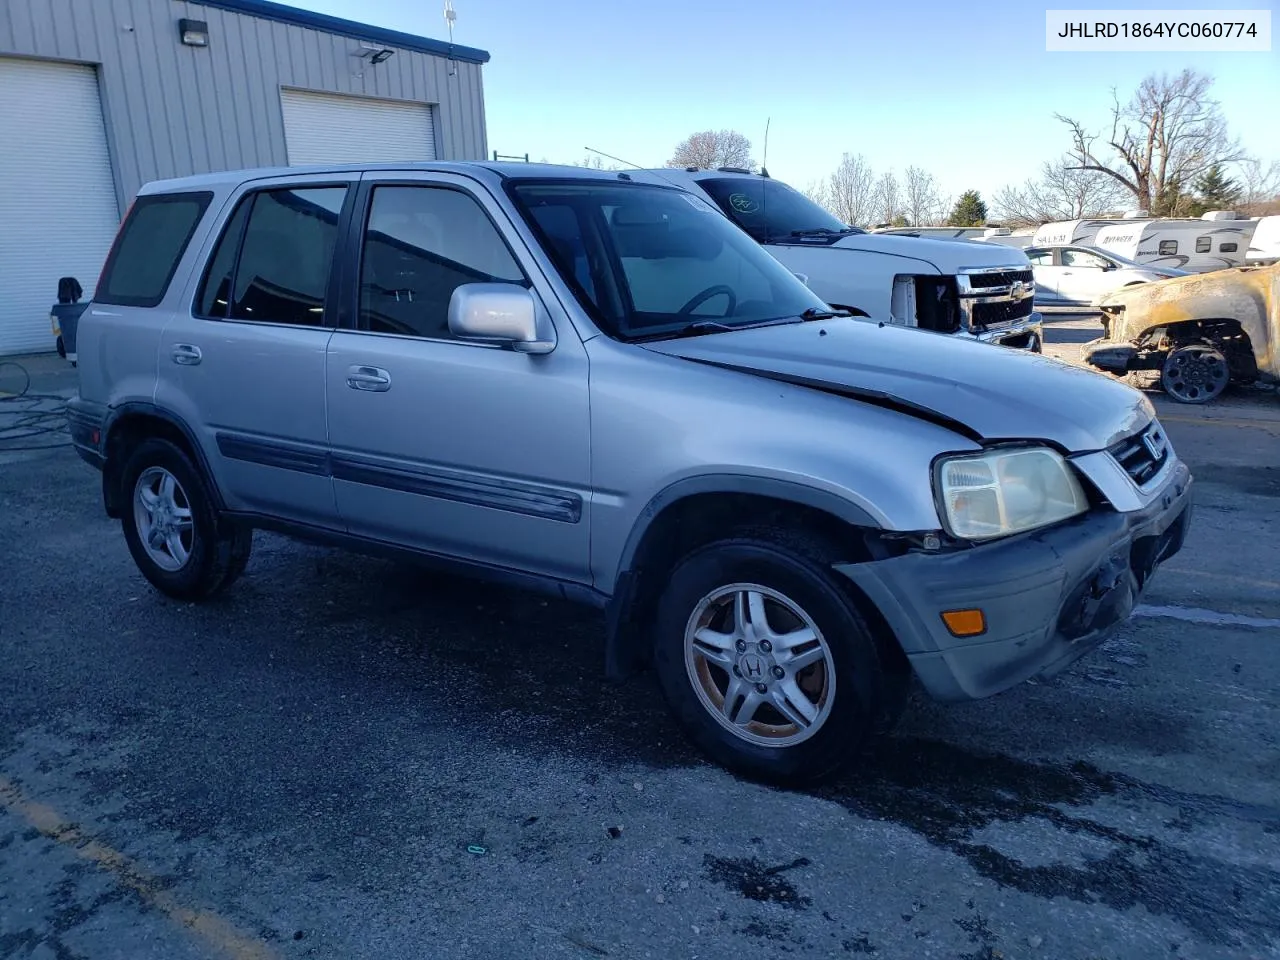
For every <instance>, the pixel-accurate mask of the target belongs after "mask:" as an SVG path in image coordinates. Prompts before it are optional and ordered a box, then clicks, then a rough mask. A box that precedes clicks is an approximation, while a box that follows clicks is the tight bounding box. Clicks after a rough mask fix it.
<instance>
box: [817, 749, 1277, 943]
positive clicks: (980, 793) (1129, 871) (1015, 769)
mask: <svg viewBox="0 0 1280 960" xmlns="http://www.w3.org/2000/svg"><path fill="white" fill-rule="evenodd" d="M816 793H817V795H818V796H822V797H824V798H826V799H830V800H833V801H835V802H837V803H839V804H841V805H843V806H844V807H845V808H846V809H848V810H849V811H850V812H851V813H853V814H856V815H857V816H859V817H864V818H867V819H872V820H885V821H892V822H896V823H898V824H901V825H902V826H905V827H908V828H910V829H911V830H913V831H915V832H917V833H919V834H920V835H922V836H924V837H925V838H926V839H928V840H929V842H930V843H932V844H934V845H935V846H937V847H940V848H942V849H945V850H948V851H950V852H952V853H954V854H956V855H957V856H960V857H962V858H963V859H964V860H965V861H966V862H967V863H968V864H969V865H970V866H971V867H972V868H973V869H974V870H975V871H976V872H977V873H978V874H979V875H981V876H983V877H986V878H988V879H990V880H993V881H995V882H996V883H998V884H1000V885H1001V886H1004V887H1008V888H1012V889H1015V890H1018V891H1021V892H1023V893H1027V894H1031V895H1034V896H1037V897H1041V898H1045V899H1049V898H1054V897H1065V898H1067V899H1070V900H1074V901H1078V902H1081V903H1090V904H1092V903H1097V904H1103V905H1105V906H1107V907H1110V908H1112V909H1116V910H1125V909H1128V908H1131V907H1135V906H1141V907H1144V908H1145V909H1146V910H1148V911H1149V912H1150V913H1152V914H1154V915H1165V916H1169V917H1171V918H1173V919H1175V920H1177V921H1178V922H1180V923H1181V924H1182V925H1183V926H1185V927H1186V928H1187V929H1189V930H1190V931H1192V932H1194V933H1195V934H1197V935H1198V936H1199V937H1201V938H1203V939H1204V940H1206V941H1208V942H1210V943H1213V944H1218V945H1225V946H1234V947H1243V946H1245V945H1254V946H1265V945H1267V944H1269V943H1272V942H1274V940H1275V939H1276V938H1277V937H1280V871H1276V870H1273V869H1268V868H1266V867H1260V866H1250V865H1245V864H1238V863H1237V864H1232V863H1227V862H1225V861H1222V860H1218V859H1216V858H1214V857H1213V856H1211V855H1208V854H1206V853H1193V852H1191V851H1189V850H1187V849H1184V848H1183V847H1180V846H1178V845H1177V844H1176V843H1174V842H1172V841H1171V840H1170V839H1167V838H1163V837H1159V836H1156V835H1155V834H1154V833H1141V832H1137V831H1131V830H1128V829H1124V828H1121V827H1117V826H1112V825H1108V824H1106V823H1103V822H1099V821H1098V820H1097V819H1090V818H1089V817H1087V816H1082V815H1079V814H1078V813H1077V812H1075V811H1077V810H1079V809H1080V808H1082V807H1085V806H1086V805H1091V804H1095V803H1098V802H1099V801H1106V800H1110V801H1113V802H1114V803H1116V804H1118V805H1120V806H1126V805H1127V806H1132V805H1134V804H1138V803H1146V804H1150V803H1152V802H1154V803H1156V804H1160V805H1163V806H1167V807H1170V808H1172V809H1173V810H1174V811H1176V815H1175V816H1174V817H1172V818H1171V819H1170V820H1169V821H1168V822H1167V823H1166V827H1167V828H1168V832H1173V831H1186V830H1189V829H1190V828H1191V827H1192V826H1196V825H1205V824H1207V823H1208V822H1209V821H1211V820H1222V819H1226V820H1228V821H1234V822H1236V823H1237V824H1243V825H1247V826H1251V827H1252V828H1254V829H1260V830H1261V831H1262V832H1263V833H1265V834H1275V833H1280V810H1278V809H1276V808H1273V807H1268V806H1262V805H1256V804H1248V803H1242V802H1239V801H1235V800H1231V799H1227V798H1224V797H1217V796H1212V795H1207V794H1195V793H1186V792H1182V791H1177V790H1173V789H1169V788H1166V787H1161V786H1156V785H1154V784H1148V783H1144V782H1142V781H1140V780H1137V779H1135V778H1133V777H1129V776H1124V775H1121V774H1115V773H1106V772H1104V771H1101V770H1098V769H1097V768H1095V767H1093V766H1091V765H1089V764H1087V763H1083V762H1076V763H1071V764H1068V765H1064V766H1053V765H1047V764H1043V765H1042V764H1038V763H1033V762H1029V761H1025V760H1018V759H1013V758H1011V757H1006V756H998V755H984V754H980V753H976V752H972V751H968V750H965V749H963V748H961V747H959V746H957V745H956V744H951V743H940V742H933V741H927V740H909V739H896V740H891V741H889V742H887V743H885V744H883V745H882V746H881V748H880V750H879V751H878V753H877V754H876V756H875V757H874V758H873V762H872V763H871V764H870V765H869V766H868V767H867V768H866V769H865V771H864V773H863V775H862V777H861V779H860V781H859V782H857V783H850V784H844V785H839V786H834V787H828V788H824V789H822V790H819V791H816ZM1100 819H1101V818H1100ZM1037 820H1038V821H1041V822H1042V823H1043V824H1044V825H1047V826H1048V827H1049V828H1050V829H1048V830H1047V831H1045V832H1044V836H1043V840H1042V842H1043V844H1044V847H1043V848H1042V850H1041V853H1042V854H1044V856H1043V858H1042V859H1047V860H1049V862H1042V863H1033V862H1032V863H1029V862H1026V861H1027V859H1029V858H1024V857H1017V856H1013V855H1010V854H1009V853H1006V852H1002V851H1001V850H998V849H996V847H995V846H993V845H992V844H991V843H989V842H986V841H985V840H984V838H983V837H982V833H983V831H984V829H985V828H987V827H989V826H992V825H998V826H1005V827H1007V826H1008V825H1009V824H1017V823H1027V822H1033V821H1037ZM1148 823H1149V821H1148ZM1072 838H1084V839H1085V840H1086V843H1085V844H1084V846H1085V847H1086V848H1087V849H1088V852H1087V853H1086V854H1085V855H1084V856H1082V857H1074V858H1073V857H1066V858H1063V859H1056V860H1055V859H1052V858H1053V857H1054V855H1055V854H1058V853H1060V852H1061V849H1060V848H1061V847H1064V846H1070V841H1071V839H1072ZM1102 851H1105V852H1102ZM1073 860H1074V862H1072V861H1073Z"/></svg>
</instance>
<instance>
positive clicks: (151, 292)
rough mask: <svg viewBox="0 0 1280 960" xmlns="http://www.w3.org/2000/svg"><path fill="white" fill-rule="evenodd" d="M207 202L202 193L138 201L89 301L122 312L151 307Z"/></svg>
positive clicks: (166, 284) (160, 297) (161, 293)
mask: <svg viewBox="0 0 1280 960" xmlns="http://www.w3.org/2000/svg"><path fill="white" fill-rule="evenodd" d="M212 199H213V194H212V193H207V192H202V193H166V194H152V195H149V196H144V197H138V198H137V200H135V201H134V204H133V206H132V208H131V209H130V210H129V214H128V216H127V217H126V218H125V222H124V224H123V225H122V226H121V228H120V235H119V236H118V237H117V238H116V241H115V243H114V244H113V246H112V249H111V253H110V254H109V255H108V257H107V263H106V266H104V267H103V270H102V278H101V279H100V280H99V282H98V289H97V290H96V291H95V292H94V295H93V299H94V300H95V301H97V302H98V303H110V304H114V305H117V306H122V307H154V306H156V305H157V304H158V303H159V302H160V301H161V300H163V299H164V293H165V290H167V289H168V287H169V281H170V280H172V279H173V274H174V271H175V270H177V268H178V261H179V260H181V259H182V255H183V253H185V252H186V249H187V244H188V243H190V242H191V235H192V234H193V233H195V229H196V225H197V224H198V223H199V222H200V218H201V217H202V216H204V211H205V208H206V207H208V205H209V201H210V200H212Z"/></svg>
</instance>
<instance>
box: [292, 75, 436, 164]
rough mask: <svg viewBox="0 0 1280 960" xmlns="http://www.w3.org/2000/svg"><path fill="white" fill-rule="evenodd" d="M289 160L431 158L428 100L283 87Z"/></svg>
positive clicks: (433, 140)
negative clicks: (319, 91) (395, 98)
mask: <svg viewBox="0 0 1280 960" xmlns="http://www.w3.org/2000/svg"><path fill="white" fill-rule="evenodd" d="M280 105H281V107H282V109H283V110H284V138H285V144H286V146H287V147H288V151H289V163H290V164H291V165H292V166H299V165H305V164H311V163H382V162H395V161H402V160H410V161H412V160H434V159H435V158H436V137H435V129H434V127H433V125H432V119H431V106H430V104H426V103H406V102H405V101H402V100H375V99H373V98H370V97H351V96H346V95H340V94H331V93H316V92H314V91H311V90H288V89H285V90H281V91H280Z"/></svg>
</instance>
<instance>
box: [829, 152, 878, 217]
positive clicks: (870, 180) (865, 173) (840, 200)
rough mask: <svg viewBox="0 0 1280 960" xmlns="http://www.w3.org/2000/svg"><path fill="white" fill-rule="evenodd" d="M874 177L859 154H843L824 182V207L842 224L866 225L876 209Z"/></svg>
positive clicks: (864, 159)
mask: <svg viewBox="0 0 1280 960" xmlns="http://www.w3.org/2000/svg"><path fill="white" fill-rule="evenodd" d="M875 198H876V189H875V174H874V173H872V171H871V166H870V165H869V164H868V163H867V160H866V158H865V157H864V156H863V155H862V154H860V153H859V154H857V155H854V154H851V153H846V154H844V156H842V157H841V158H840V165H839V166H838V167H836V169H835V172H834V173H832V174H831V176H830V177H829V178H828V181H827V207H828V209H829V210H830V211H831V212H832V213H833V214H834V215H835V216H836V218H837V219H838V220H840V221H841V222H843V223H848V224H853V225H858V224H865V223H867V222H868V221H869V220H870V219H871V216H872V213H873V208H874V206H875Z"/></svg>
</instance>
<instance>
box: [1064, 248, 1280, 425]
mask: <svg viewBox="0 0 1280 960" xmlns="http://www.w3.org/2000/svg"><path fill="white" fill-rule="evenodd" d="M1099 306H1100V307H1101V309H1102V326H1103V331H1104V332H1103V335H1102V337H1101V338H1099V339H1097V340H1094V341H1092V342H1090V343H1088V344H1085V347H1084V359H1085V362H1086V363H1088V364H1090V365H1091V366H1094V367H1097V368H1098V369H1099V370H1105V371H1107V372H1108V373H1113V374H1116V375H1117V376H1124V375H1129V376H1130V377H1131V380H1133V381H1134V382H1135V385H1139V386H1145V385H1154V384H1156V383H1158V384H1159V385H1160V386H1161V387H1163V388H1164V391H1165V392H1166V393H1168V394H1169V396H1171V397H1173V398H1174V399H1175V400H1178V401H1181V402H1182V403H1207V402H1208V401H1210V400H1212V399H1213V398H1214V397H1216V396H1218V395H1219V394H1221V393H1222V391H1223V390H1225V389H1226V388H1227V386H1228V384H1232V383H1239V384H1243V383H1253V382H1255V381H1259V380H1261V381H1264V382H1274V381H1276V380H1277V379H1280V352H1278V347H1277V345H1278V344H1280V263H1273V264H1270V265H1269V266H1263V267H1240V268H1237V269H1233V270H1218V271H1215V272H1213V273H1209V274H1198V275H1194V276H1188V277H1177V278H1175V279H1172V280H1162V281H1160V282H1158V283H1146V284H1142V285H1141V286H1136V287H1130V288H1127V289H1124V290H1120V291H1117V292H1116V293H1114V294H1112V295H1111V296H1109V297H1107V298H1105V299H1104V300H1102V302H1101V303H1100V304H1099Z"/></svg>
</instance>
